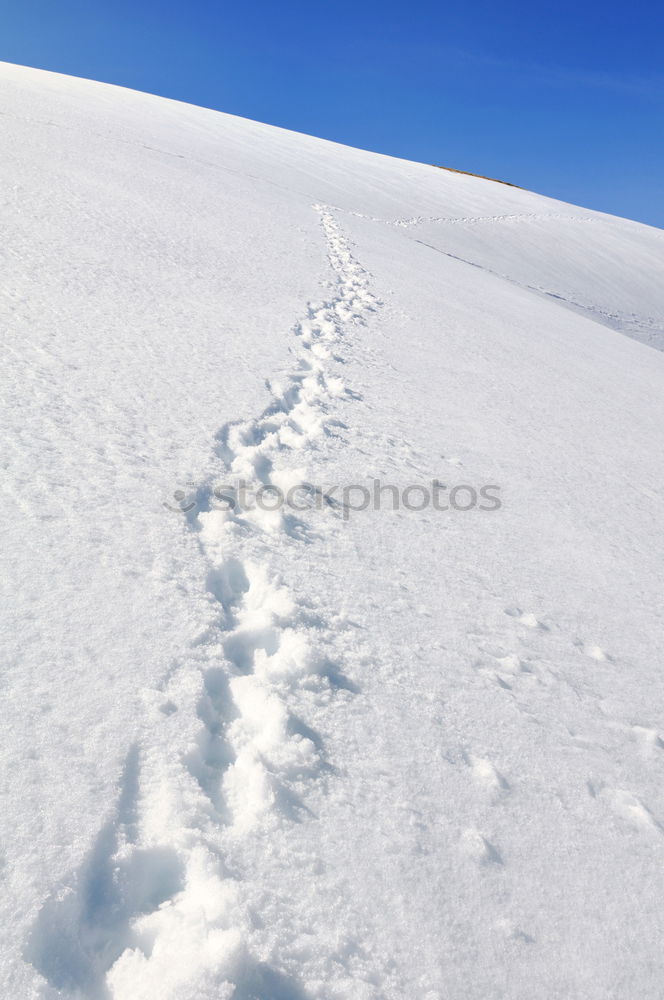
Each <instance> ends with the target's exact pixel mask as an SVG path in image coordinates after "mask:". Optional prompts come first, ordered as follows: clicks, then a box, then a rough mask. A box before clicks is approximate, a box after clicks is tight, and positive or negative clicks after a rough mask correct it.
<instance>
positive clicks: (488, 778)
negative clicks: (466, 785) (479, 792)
mask: <svg viewBox="0 0 664 1000" xmlns="http://www.w3.org/2000/svg"><path fill="white" fill-rule="evenodd" d="M464 756H465V759H466V763H467V764H468V766H469V767H470V768H471V771H472V775H473V778H474V780H475V781H476V782H477V784H478V785H479V786H480V788H482V789H483V791H484V792H485V794H486V795H487V796H488V797H489V798H490V800H491V801H492V802H497V801H499V800H500V799H502V798H504V797H505V796H506V795H508V794H509V792H510V785H509V782H508V781H507V780H506V779H505V778H504V777H503V775H502V774H501V773H500V771H498V770H497V769H496V768H495V767H494V766H493V764H492V763H491V761H490V760H487V759H486V757H476V756H475V755H474V754H465V755H464Z"/></svg>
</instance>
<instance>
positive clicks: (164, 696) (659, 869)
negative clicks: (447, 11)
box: [0, 64, 664, 1000]
mask: <svg viewBox="0 0 664 1000" xmlns="http://www.w3.org/2000/svg"><path fill="white" fill-rule="evenodd" d="M0 130H1V134H2V144H1V146H0V197H1V199H2V216H1V217H2V234H3V235H2V241H1V242H0V253H1V254H2V284H1V286H0V323H1V326H2V332H3V342H4V346H3V365H2V369H1V371H0V380H1V384H2V400H3V420H2V436H3V441H2V444H3V447H2V456H3V477H2V489H3V498H2V514H3V518H2V550H1V551H2V561H3V562H2V585H3V593H2V611H3V640H4V642H3V645H4V655H3V660H2V662H3V670H2V696H3V715H2V735H3V748H2V765H3V766H2V791H3V808H2V810H1V811H0V824H1V830H0V843H1V849H2V866H1V868H0V877H1V878H2V889H3V891H2V893H1V894H0V908H1V909H0V914H1V918H2V926H3V944H2V964H1V966H0V970H1V978H0V997H2V998H5V997H6V998H7V1000H10V998H11V1000H24V998H25V1000H37V998H40V1000H55V998H63V1000H231V998H233V1000H404V998H409V1000H494V998H495V1000H498V998H504V1000H532V998H533V997H535V998H538V1000H539V998H542V1000H607V998H616V1000H617V998H620V1000H622V998H624V997H638V998H639V1000H658V998H660V997H661V983H662V981H663V978H664V958H663V957H662V950H661V940H662V934H663V933H664V914H663V913H662V907H661V899H662V894H663V892H664V865H663V860H664V792H663V788H664V784H663V781H662V779H663V778H664V721H663V720H662V705H663V704H664V680H663V678H662V669H661V667H662V635H664V627H663V625H664V622H663V617H664V614H663V609H662V594H663V593H664V571H663V567H662V551H661V523H662V514H663V511H662V498H663V493H664V489H663V483H662V444H663V438H664V353H662V351H663V350H664V291H663V289H664V266H663V256H664V254H663V251H664V244H663V242H662V239H663V237H662V233H661V232H660V231H658V230H655V229H651V228H648V227H646V226H642V225H638V224H636V223H632V222H628V221H625V220H622V219H616V218H612V217H609V216H606V215H602V214H600V213H597V212H591V211H588V210H585V209H580V208H577V207H575V206H571V205H567V204H563V203H560V202H556V201H553V200H551V199H548V198H544V197H541V196H539V195H535V194H532V193H530V192H527V191H522V190H519V189H516V188H511V187H507V186H504V185H501V184H497V183H494V182H490V181H486V180H482V179H479V178H475V177H472V176H464V175H462V174H456V173H450V172H447V171H443V170H440V169H437V168H434V167H431V166H427V165H423V164H417V163H409V162H406V161H401V160H395V159H392V158H389V157H385V156H379V155H376V154H371V153H366V152H362V151H359V150H355V149H350V148H346V147H342V146H339V145H335V144H333V143H330V142H324V141H322V140H319V139H315V138H311V137H308V136H304V135H299V134H294V133H288V132H285V131H282V130H279V129H276V128H271V127H268V126H265V125H260V124H256V123H254V122H249V121H245V120H241V119H237V118H233V117H230V116H227V115H223V114H219V113H217V112H212V111H208V110H204V109H201V108H195V107H190V106H186V105H183V104H178V103H176V102H172V101H167V100H164V99H161V98H156V97H152V96H148V95H144V94H138V93H134V92H131V91H126V90H121V89H118V88H114V87H110V86H106V85H102V84H97V83H92V82H88V81H83V80H75V79H71V78H67V77H63V76H57V75H54V74H49V73H44V72H40V71H36V70H30V69H24V68H21V67H16V66H10V65H7V64H0ZM279 491H280V492H279ZM286 496H288V497H290V500H289V501H288V502H285V501H284V502H283V503H279V500H280V498H284V497H286ZM243 498H244V500H246V502H244V500H243ZM492 498H493V499H492ZM275 501H276V502H275ZM418 508H419V509H418Z"/></svg>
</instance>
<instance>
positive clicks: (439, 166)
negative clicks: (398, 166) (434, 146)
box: [431, 163, 523, 190]
mask: <svg viewBox="0 0 664 1000" xmlns="http://www.w3.org/2000/svg"><path fill="white" fill-rule="evenodd" d="M431 166H432V167H437V169H438V170H449V171H450V173H452V174H466V175H467V176H468V177H481V178H482V180H483V181H495V182H496V184H506V185H507V186H508V187H511V188H519V190H523V189H522V188H521V186H520V185H519V184H512V182H511V181H501V180H498V178H497V177H485V175H484V174H474V173H473V172H472V170H457V169H456V167H443V166H441V164H440V163H432V164H431Z"/></svg>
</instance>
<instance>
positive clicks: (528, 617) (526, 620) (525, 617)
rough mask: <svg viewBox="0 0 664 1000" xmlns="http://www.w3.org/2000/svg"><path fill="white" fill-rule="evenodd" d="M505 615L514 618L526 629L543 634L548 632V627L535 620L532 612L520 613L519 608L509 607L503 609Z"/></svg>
mask: <svg viewBox="0 0 664 1000" xmlns="http://www.w3.org/2000/svg"><path fill="white" fill-rule="evenodd" d="M505 614H506V615H509V617H510V618H516V620H517V621H518V622H519V623H520V624H521V625H525V626H526V628H535V629H540V630H541V631H543V632H548V631H549V626H548V625H545V624H544V622H541V621H540V620H539V619H538V618H536V617H535V615H534V614H532V612H529V611H522V610H521V608H518V607H516V606H511V607H509V608H505Z"/></svg>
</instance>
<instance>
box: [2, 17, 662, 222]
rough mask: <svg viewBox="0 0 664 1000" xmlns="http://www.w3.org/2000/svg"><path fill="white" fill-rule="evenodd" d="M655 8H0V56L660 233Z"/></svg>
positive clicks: (659, 41)
mask: <svg viewBox="0 0 664 1000" xmlns="http://www.w3.org/2000/svg"><path fill="white" fill-rule="evenodd" d="M663 51H664V5H662V3H661V2H654V0H636V2H633V3H630V4H626V3H624V2H623V3H615V2H613V0H608V3H603V4H600V3H597V2H583V0H581V2H577V3H571V2H568V0H558V2H557V3H555V4H543V3H541V0H540V2H539V3H537V2H536V3H525V2H522V0H502V2H500V3H495V2H487V0H475V2H474V3H464V0H456V2H455V3H449V2H447V0H439V2H436V3H434V2H429V0H411V2H409V3H406V2H402V3H392V2H390V0H384V2H382V3H378V2H374V0H366V2H362V0H357V2H355V3H351V2H348V0H335V2H334V3H324V2H315V0H310V2H308V3H304V2H301V0H283V2H282V3H277V2H265V0H258V2H254V3H252V2H245V3H244V4H242V3H239V2H235V3H230V2H228V0H189V2H187V0H179V2H172V0H161V2H157V0H136V2H135V3H129V2H128V0H116V2H114V3H107V2H104V0H20V2H19V3H17V2H15V0H0V59H3V60H6V61H8V62H17V63H23V64H26V65H29V66H37V67H41V68H44V69H52V70H56V71H59V72H64V73H71V74H73V75H74V76H85V77H91V78H93V79H96V80H103V81H107V82H109V83H117V84H120V85H123V86H128V87H134V88H136V89H138V90H146V91H150V92H152V93H157V94H163V95H165V96H167V97H175V98H178V99H179V100H184V101H190V102H192V103H194V104H203V105H205V106H207V107H212V108H218V109H220V110H222V111H227V112H229V113H231V114H237V115H243V116H245V117H247V118H254V119H257V120H259V121H264V122H270V123H271V124H274V125H281V126H284V127H286V128H291V129H295V130H297V131H301V132H309V133H312V134H314V135H320V136H324V137H325V138H328V139H334V140H336V141H338V142H345V143H348V144H350V145H353V146H361V147H362V148H364V149H374V150H378V151H380V152H384V153H390V154H393V155H395V156H404V157H408V158H410V159H414V160H422V161H424V162H427V163H439V164H443V165H446V166H453V167H458V168H461V169H464V170H472V171H475V172H477V173H482V174H488V175H489V176H493V177H499V178H503V179H505V180H510V181H513V182H514V183H517V184H521V185H523V186H524V187H528V188H532V189H533V190H535V191H540V192H542V193H544V194H548V195H552V196H553V197H557V198H562V199H564V200H566V201H572V202H576V203H578V204H580V205H584V206H588V207H591V208H598V209H601V210H603V211H607V212H613V213H615V214H617V215H624V216H628V217H630V218H634V219H638V220H640V221H643V222H648V223H650V224H651V225H657V226H660V227H664V170H663V166H664V57H663V54H662V53H663Z"/></svg>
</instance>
